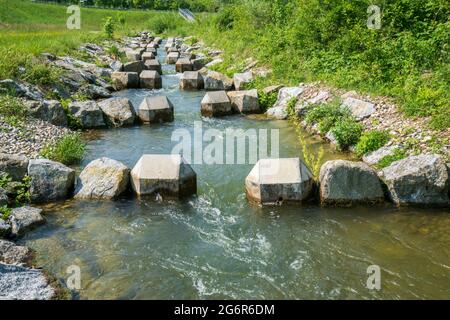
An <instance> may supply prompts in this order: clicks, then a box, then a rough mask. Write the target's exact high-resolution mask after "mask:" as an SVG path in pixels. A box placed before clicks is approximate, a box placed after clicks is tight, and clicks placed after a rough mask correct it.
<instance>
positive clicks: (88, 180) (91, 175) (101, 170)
mask: <svg viewBox="0 0 450 320" xmlns="http://www.w3.org/2000/svg"><path fill="white" fill-rule="evenodd" d="M129 180H130V169H128V168H127V166H125V165H124V164H123V163H121V162H119V161H116V160H112V159H108V158H100V159H97V160H94V161H92V162H91V163H89V164H88V165H87V166H86V168H84V169H83V171H82V172H81V174H80V176H79V178H78V180H77V187H76V191H75V198H77V199H108V200H110V199H116V198H117V197H118V196H120V195H121V194H122V193H123V192H125V191H126V190H127V187H128V183H129Z"/></svg>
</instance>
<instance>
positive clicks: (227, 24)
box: [216, 7, 235, 31]
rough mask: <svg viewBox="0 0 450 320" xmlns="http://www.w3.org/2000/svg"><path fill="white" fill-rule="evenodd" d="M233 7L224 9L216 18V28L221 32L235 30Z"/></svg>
mask: <svg viewBox="0 0 450 320" xmlns="http://www.w3.org/2000/svg"><path fill="white" fill-rule="evenodd" d="M234 19H235V18H234V12H233V7H223V8H222V9H221V10H220V11H219V12H218V14H217V16H216V27H217V29H218V30H219V31H225V30H229V29H233V22H234Z"/></svg>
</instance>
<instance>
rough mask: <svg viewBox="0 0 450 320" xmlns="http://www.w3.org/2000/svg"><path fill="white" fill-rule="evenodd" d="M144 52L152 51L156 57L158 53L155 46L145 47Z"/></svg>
mask: <svg viewBox="0 0 450 320" xmlns="http://www.w3.org/2000/svg"><path fill="white" fill-rule="evenodd" d="M146 52H151V53H153V56H154V57H156V56H157V55H158V50H156V49H155V48H147V50H146ZM153 59H155V58H153Z"/></svg>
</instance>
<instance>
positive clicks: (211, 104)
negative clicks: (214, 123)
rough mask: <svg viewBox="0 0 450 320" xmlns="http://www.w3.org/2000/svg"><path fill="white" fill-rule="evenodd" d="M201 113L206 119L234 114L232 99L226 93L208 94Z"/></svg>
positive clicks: (204, 99) (213, 92) (202, 103)
mask: <svg viewBox="0 0 450 320" xmlns="http://www.w3.org/2000/svg"><path fill="white" fill-rule="evenodd" d="M201 113H202V116H204V117H221V116H226V115H230V114H232V113H233V109H232V107H231V102H230V99H229V98H228V96H227V93H226V92H225V91H212V92H208V93H207V94H206V95H205V96H204V97H203V100H202V102H201Z"/></svg>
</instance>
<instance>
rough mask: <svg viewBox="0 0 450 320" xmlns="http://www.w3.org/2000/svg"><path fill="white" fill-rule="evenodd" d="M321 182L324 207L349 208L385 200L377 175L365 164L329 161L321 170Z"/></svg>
mask: <svg viewBox="0 0 450 320" xmlns="http://www.w3.org/2000/svg"><path fill="white" fill-rule="evenodd" d="M319 181H320V198H321V202H322V204H324V205H338V206H341V205H343V206H348V205H353V204H358V203H380V202H382V201H383V200H384V193H383V189H382V186H381V181H380V179H379V178H378V176H377V173H376V172H375V170H373V169H372V168H370V167H369V166H368V165H367V164H365V163H363V162H352V161H347V160H333V161H328V162H326V163H325V164H323V165H322V167H321V168H320V175H319Z"/></svg>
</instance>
